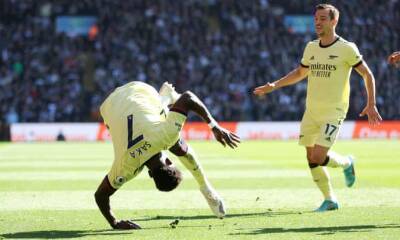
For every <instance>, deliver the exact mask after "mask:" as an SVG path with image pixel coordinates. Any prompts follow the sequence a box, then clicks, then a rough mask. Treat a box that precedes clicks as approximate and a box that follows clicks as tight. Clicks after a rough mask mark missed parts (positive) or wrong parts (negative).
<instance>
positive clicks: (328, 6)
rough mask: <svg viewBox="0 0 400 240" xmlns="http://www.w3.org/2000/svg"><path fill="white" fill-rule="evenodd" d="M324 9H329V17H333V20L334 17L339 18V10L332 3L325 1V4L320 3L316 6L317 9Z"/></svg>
mask: <svg viewBox="0 0 400 240" xmlns="http://www.w3.org/2000/svg"><path fill="white" fill-rule="evenodd" d="M322 9H327V10H329V17H330V18H331V20H332V19H339V10H338V9H337V8H336V7H335V6H333V5H331V4H325V3H323V4H318V5H317V6H316V7H315V11H317V10H322Z"/></svg>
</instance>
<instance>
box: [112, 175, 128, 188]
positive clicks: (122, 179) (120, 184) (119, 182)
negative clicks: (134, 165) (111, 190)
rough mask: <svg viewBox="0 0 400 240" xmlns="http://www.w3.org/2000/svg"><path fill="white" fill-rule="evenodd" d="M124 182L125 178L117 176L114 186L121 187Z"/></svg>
mask: <svg viewBox="0 0 400 240" xmlns="http://www.w3.org/2000/svg"><path fill="white" fill-rule="evenodd" d="M125 182H126V178H125V177H123V176H117V177H116V178H115V180H114V184H115V185H117V186H122V184H124V183H125Z"/></svg>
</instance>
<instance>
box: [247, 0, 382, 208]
mask: <svg viewBox="0 0 400 240" xmlns="http://www.w3.org/2000/svg"><path fill="white" fill-rule="evenodd" d="M338 21H339V11H338V10H337V9H336V8H335V7H334V6H332V5H329V4H319V5H317V6H316V9H315V15H314V27H315V32H316V33H317V35H318V39H317V40H314V41H310V42H309V43H308V44H307V45H306V47H305V50H304V53H303V58H302V59H301V63H300V65H299V66H298V67H297V68H296V69H294V70H293V71H291V72H290V73H289V74H287V75H286V76H284V77H283V78H281V79H279V80H277V81H275V82H272V83H270V82H268V83H266V84H265V85H263V86H259V87H257V88H255V89H254V94H255V95H258V96H262V95H265V94H268V93H270V92H272V91H274V90H276V89H279V88H282V87H285V86H288V85H292V84H295V83H298V82H299V81H301V80H303V79H305V78H306V77H307V78H308V84H307V98H306V107H305V112H304V115H303V119H302V121H301V126H300V136H299V144H300V145H302V146H304V147H305V149H306V153H307V160H308V164H309V167H310V169H311V174H312V177H313V180H314V182H315V183H316V185H317V186H318V188H319V190H320V191H321V192H322V194H323V196H324V201H323V202H322V204H321V205H320V207H319V208H317V209H316V211H318V212H324V211H328V210H336V209H338V208H339V204H338V200H337V198H336V196H335V194H334V192H333V189H332V184H331V180H330V178H329V174H328V171H327V167H331V168H337V167H340V168H342V169H343V172H344V176H345V182H346V185H347V187H351V186H353V184H354V182H355V179H356V178H355V171H354V158H353V157H352V156H343V155H340V154H338V153H336V152H334V151H332V150H331V147H332V145H333V144H334V143H335V140H336V138H337V136H338V133H339V130H340V127H341V125H342V123H343V120H344V119H345V118H346V114H347V111H348V108H349V97H350V82H349V79H350V74H351V71H352V69H353V68H354V69H355V70H356V71H357V72H358V73H359V74H360V75H361V77H362V78H363V79H364V82H365V88H366V91H367V99H366V100H367V101H366V106H365V108H364V109H363V110H362V112H361V113H360V116H364V115H367V116H368V121H369V123H370V124H371V125H376V124H379V122H381V121H382V118H381V116H380V115H379V112H378V110H377V107H376V101H375V79H374V76H373V74H372V72H371V70H370V69H369V67H368V65H367V63H366V62H365V60H363V58H362V55H361V54H360V53H359V51H358V48H357V46H356V45H355V44H354V43H352V42H349V41H346V40H345V39H343V38H342V37H340V36H338V35H337V34H336V32H335V28H336V26H337V24H338Z"/></svg>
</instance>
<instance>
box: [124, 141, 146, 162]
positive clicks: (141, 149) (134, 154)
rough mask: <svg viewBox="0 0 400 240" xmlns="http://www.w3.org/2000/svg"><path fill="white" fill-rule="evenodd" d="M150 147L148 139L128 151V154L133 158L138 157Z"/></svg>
mask: <svg viewBox="0 0 400 240" xmlns="http://www.w3.org/2000/svg"><path fill="white" fill-rule="evenodd" d="M150 148H151V144H150V143H149V142H148V141H145V142H144V143H143V144H142V145H140V146H139V147H138V148H136V149H135V150H133V151H129V155H130V156H131V157H133V158H136V157H139V156H141V155H143V154H145V153H146V152H147V151H148V150H149V149H150Z"/></svg>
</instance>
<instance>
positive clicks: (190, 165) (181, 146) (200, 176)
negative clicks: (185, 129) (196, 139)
mask: <svg viewBox="0 0 400 240" xmlns="http://www.w3.org/2000/svg"><path fill="white" fill-rule="evenodd" d="M169 150H170V152H172V153H173V154H174V155H175V156H177V157H178V159H179V160H180V161H181V163H182V164H183V165H184V166H185V167H186V168H187V169H188V170H189V171H190V173H191V174H192V175H193V177H194V179H195V180H196V182H197V183H198V184H199V186H200V187H204V186H207V185H209V182H208V180H207V177H206V176H205V174H204V171H203V168H202V167H201V165H200V163H199V162H198V161H197V155H196V153H195V152H194V150H193V149H192V148H191V147H190V146H189V145H188V144H186V142H185V141H184V140H182V139H180V140H179V141H178V142H177V143H176V144H175V145H174V146H172V147H171V148H170V149H169Z"/></svg>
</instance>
